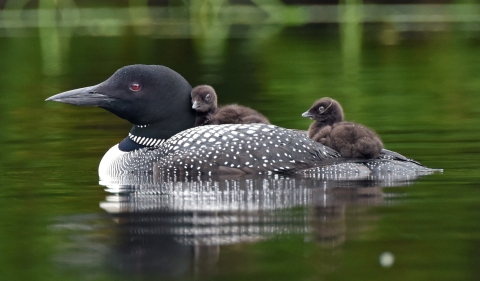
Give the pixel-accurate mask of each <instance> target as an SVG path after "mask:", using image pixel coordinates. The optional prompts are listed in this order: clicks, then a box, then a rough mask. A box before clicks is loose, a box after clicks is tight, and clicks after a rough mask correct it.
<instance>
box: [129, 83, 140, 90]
mask: <svg viewBox="0 0 480 281" xmlns="http://www.w3.org/2000/svg"><path fill="white" fill-rule="evenodd" d="M140 88H142V87H141V86H140V84H138V83H132V84H130V90H132V91H134V92H136V91H139V90H140Z"/></svg>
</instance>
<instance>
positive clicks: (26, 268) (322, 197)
mask: <svg viewBox="0 0 480 281" xmlns="http://www.w3.org/2000/svg"><path fill="white" fill-rule="evenodd" d="M430 27H431V26H430ZM157 28H158V29H161V30H162V28H163V29H165V28H167V27H166V26H164V27H162V26H160V27H157ZM67 31H68V30H67ZM2 32H3V33H2V37H0V69H2V71H1V75H0V81H1V83H2V91H1V93H2V98H1V99H0V109H1V110H0V116H1V123H0V126H1V130H0V132H1V133H0V145H1V147H2V155H1V157H0V178H1V182H2V187H1V189H0V211H1V213H2V215H3V216H2V220H1V221H0V272H1V274H0V279H1V280H49V281H50V280H154V279H155V280H159V279H175V280H192V279H195V280H402V281H404V280H479V279H480V266H479V265H480V223H479V222H480V171H479V168H480V164H479V163H478V159H479V158H480V141H479V139H480V130H479V124H480V94H479V93H480V79H479V78H480V32H479V31H475V30H472V29H468V28H464V26H463V25H462V24H455V23H448V24H440V25H439V27H438V26H434V27H433V28H429V26H428V25H427V26H426V27H425V26H422V25H420V27H419V28H413V29H412V30H407V31H398V30H397V31H396V29H395V28H392V27H391V26H384V25H380V24H376V25H372V24H370V25H365V26H364V27H363V29H361V28H360V29H359V28H358V26H357V27H353V28H352V27H349V26H348V25H347V26H339V25H337V24H308V25H299V26H288V27H281V26H277V25H272V26H263V27H262V28H259V27H256V26H242V25H232V26H228V27H227V28H223V29H222V30H220V31H218V30H217V31H216V32H214V33H213V34H210V35H209V34H206V35H204V36H193V37H192V36H190V37H188V36H171V37H168V36H165V35H162V36H160V35H155V34H145V35H144V34H141V33H138V32H134V30H133V28H130V29H129V28H128V27H124V30H122V32H120V33H119V34H110V35H109V36H107V35H102V34H100V35H98V34H97V35H96V36H94V35H95V34H93V35H92V34H89V33H87V32H84V31H82V30H73V31H72V30H70V32H66V30H60V32H56V31H54V30H53V29H46V30H37V29H35V28H33V29H28V30H24V31H21V30H17V31H15V32H14V33H8V30H2ZM49 42H50V43H51V42H53V43H51V44H50V43H49ZM134 63H144V64H162V65H166V66H168V67H170V68H172V69H174V70H176V71H177V72H179V73H181V74H182V75H183V76H184V77H185V78H186V79H187V80H188V81H190V83H191V84H192V85H198V84H211V85H213V86H214V87H215V88H216V89H217V93H218V95H219V102H220V103H221V104H228V103H240V104H243V105H246V106H250V107H253V108H255V109H257V110H259V111H261V112H263V113H264V114H265V115H266V116H267V117H268V118H269V119H270V120H271V122H272V123H273V124H276V125H279V126H283V127H287V128H295V129H306V128H308V125H309V124H310V120H306V119H305V118H302V117H301V113H302V112H304V111H306V110H307V109H308V107H309V106H310V105H311V104H312V103H313V101H314V100H316V99H318V98H320V97H324V96H329V97H332V98H335V99H336V100H338V101H339V102H341V104H342V105H343V108H344V110H345V115H346V118H347V119H348V120H352V121H356V122H358V123H363V124H366V125H368V126H370V127H372V128H374V129H375V130H376V131H377V133H378V134H379V135H380V136H381V137H382V139H383V141H384V143H385V147H386V148H388V149H391V150H394V151H397V152H399V153H402V154H403V155H406V156H407V157H410V158H413V159H416V160H418V161H420V162H421V163H422V164H424V165H427V166H429V167H433V168H443V169H444V173H443V174H434V175H428V176H424V177H420V178H417V179H408V180H405V181H399V182H391V181H381V180H380V181H368V180H364V181H348V180H324V179H302V178H291V177H280V176H272V177H262V178H260V177H249V178H246V179H241V180H239V179H229V178H223V179H215V180H208V181H193V182H190V183H171V184H170V187H173V188H174V189H175V190H176V191H177V192H176V193H175V194H170V195H160V194H158V193H155V188H153V189H152V188H151V187H150V188H147V189H139V190H134V192H132V190H129V191H123V192H122V193H120V194H117V193H118V189H116V187H112V186H103V185H100V184H99V181H98V174H97V167H98V164H99V161H100V159H101V157H102V156H103V154H104V153H105V152H106V151H107V150H108V149H109V148H110V147H111V146H112V145H114V144H115V143H118V142H119V141H120V140H121V139H123V138H124V137H125V136H126V134H127V132H128V130H129V129H130V125H129V124H128V123H127V122H126V121H124V120H121V119H119V118H117V117H116V116H114V115H112V114H110V113H108V112H105V111H103V110H101V109H97V108H78V107H73V106H69V105H65V104H56V103H46V102H44V100H45V98H47V97H49V96H51V95H53V94H56V93H59V92H61V91H65V90H68V89H73V88H78V87H84V86H88V85H94V84H97V83H99V82H101V81H103V80H105V79H106V78H108V77H109V76H110V75H111V74H113V72H114V71H115V70H116V69H118V68H120V67H121V66H124V65H128V64H134ZM219 191H221V192H219ZM182 192H183V193H182ZM189 192H190V193H189Z"/></svg>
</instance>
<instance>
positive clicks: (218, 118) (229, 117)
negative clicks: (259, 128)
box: [192, 85, 270, 126]
mask: <svg viewBox="0 0 480 281" xmlns="http://www.w3.org/2000/svg"><path fill="white" fill-rule="evenodd" d="M192 104H193V105H192V108H193V109H195V111H197V119H196V120H195V126H200V125H220V124H253V123H262V124H270V122H269V121H268V119H267V117H265V116H263V115H262V114H261V113H260V112H258V111H256V110H253V109H251V108H249V107H245V106H241V105H237V104H229V105H225V106H222V107H220V108H218V107H217V93H215V90H214V89H213V87H211V86H209V85H200V86H196V87H195V88H193V90H192Z"/></svg>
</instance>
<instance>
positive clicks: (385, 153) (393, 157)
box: [378, 148, 425, 167]
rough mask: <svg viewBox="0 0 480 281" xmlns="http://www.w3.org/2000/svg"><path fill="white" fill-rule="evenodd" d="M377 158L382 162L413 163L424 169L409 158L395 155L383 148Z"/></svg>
mask: <svg viewBox="0 0 480 281" xmlns="http://www.w3.org/2000/svg"><path fill="white" fill-rule="evenodd" d="M378 158H379V159H383V160H397V161H403V162H409V163H414V164H417V165H420V166H422V167H425V166H424V165H422V164H420V163H419V162H418V161H415V160H413V159H411V158H407V157H405V156H403V155H402V154H400V153H397V152H395V151H391V150H388V149H385V148H384V149H382V151H381V152H380V156H379V157H378Z"/></svg>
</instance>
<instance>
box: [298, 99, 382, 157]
mask: <svg viewBox="0 0 480 281" xmlns="http://www.w3.org/2000/svg"><path fill="white" fill-rule="evenodd" d="M302 116H303V117H308V118H311V119H313V120H315V122H313V123H312V124H311V125H310V128H309V129H308V137H309V138H311V139H313V140H315V141H318V142H321V143H322V144H324V145H326V146H328V147H331V148H333V149H335V150H336V151H338V152H340V154H341V155H342V156H343V157H346V158H366V159H374V158H377V157H378V156H379V155H380V153H381V151H382V149H383V143H382V141H381V140H380V137H378V135H377V134H376V133H375V132H374V131H372V130H371V129H369V128H367V127H365V126H363V125H360V124H355V123H353V122H346V121H343V109H342V106H341V105H340V103H339V102H338V101H336V100H334V99H331V98H321V99H319V100H317V101H315V102H314V103H313V105H312V106H311V107H310V109H309V110H308V111H306V112H305V113H303V114H302Z"/></svg>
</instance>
